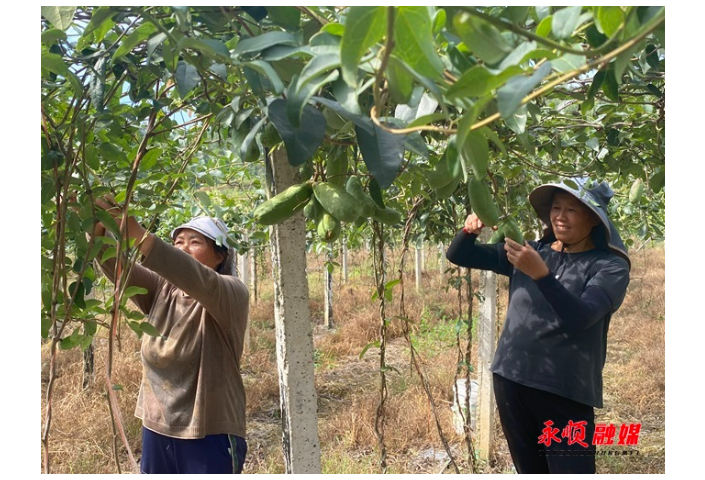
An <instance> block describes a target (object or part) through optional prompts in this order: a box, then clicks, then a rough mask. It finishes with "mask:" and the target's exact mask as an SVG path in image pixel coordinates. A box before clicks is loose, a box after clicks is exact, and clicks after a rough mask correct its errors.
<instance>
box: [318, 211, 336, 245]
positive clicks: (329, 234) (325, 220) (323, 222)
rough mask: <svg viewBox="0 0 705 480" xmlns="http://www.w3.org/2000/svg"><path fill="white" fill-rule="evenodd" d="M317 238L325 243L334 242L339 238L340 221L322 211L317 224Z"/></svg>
mask: <svg viewBox="0 0 705 480" xmlns="http://www.w3.org/2000/svg"><path fill="white" fill-rule="evenodd" d="M317 231H318V236H319V237H320V238H321V240H324V241H326V242H329V243H330V242H334V241H335V240H337V239H338V237H340V221H339V220H338V219H337V218H335V217H334V216H333V215H331V214H330V213H328V212H326V211H324V212H323V215H321V219H320V220H319V222H318V227H317Z"/></svg>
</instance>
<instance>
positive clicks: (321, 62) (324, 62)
mask: <svg viewBox="0 0 705 480" xmlns="http://www.w3.org/2000/svg"><path fill="white" fill-rule="evenodd" d="M339 66H340V55H339V54H338V53H329V54H324V55H319V56H317V57H314V58H313V60H311V61H310V62H309V63H308V64H307V65H306V66H305V67H304V68H303V70H301V73H300V75H299V81H298V88H299V89H300V88H302V87H304V86H305V85H306V84H307V83H308V82H310V81H311V80H313V79H314V78H316V77H318V76H319V75H322V74H324V73H326V72H328V71H330V70H332V69H334V68H338V67H339Z"/></svg>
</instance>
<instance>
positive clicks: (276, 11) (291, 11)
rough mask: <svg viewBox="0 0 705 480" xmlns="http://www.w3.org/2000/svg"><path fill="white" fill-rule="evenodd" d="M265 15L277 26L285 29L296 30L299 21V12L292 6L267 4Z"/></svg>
mask: <svg viewBox="0 0 705 480" xmlns="http://www.w3.org/2000/svg"><path fill="white" fill-rule="evenodd" d="M266 8H267V16H268V17H269V19H270V20H271V21H272V23H275V24H277V25H279V26H282V27H284V28H285V29H287V30H298V28H299V24H300V23H301V12H300V11H299V10H298V9H296V8H294V7H285V6H271V5H270V6H268V7H266Z"/></svg>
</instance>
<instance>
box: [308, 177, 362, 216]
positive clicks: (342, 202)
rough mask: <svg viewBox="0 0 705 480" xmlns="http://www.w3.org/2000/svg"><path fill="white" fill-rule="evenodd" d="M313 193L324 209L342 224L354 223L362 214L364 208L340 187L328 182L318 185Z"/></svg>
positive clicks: (315, 185)
mask: <svg viewBox="0 0 705 480" xmlns="http://www.w3.org/2000/svg"><path fill="white" fill-rule="evenodd" d="M313 193H314V195H316V199H317V200H318V202H319V203H320V204H321V206H322V207H323V209H324V210H325V211H326V212H328V213H330V214H331V215H333V216H334V217H335V218H337V219H338V220H340V221H341V222H354V221H355V220H357V217H359V216H360V213H362V207H361V206H360V203H359V202H358V201H357V199H356V198H355V197H353V196H352V195H350V194H349V193H348V192H346V191H345V188H343V187H341V186H340V185H334V184H332V183H328V182H322V183H316V184H314V186H313Z"/></svg>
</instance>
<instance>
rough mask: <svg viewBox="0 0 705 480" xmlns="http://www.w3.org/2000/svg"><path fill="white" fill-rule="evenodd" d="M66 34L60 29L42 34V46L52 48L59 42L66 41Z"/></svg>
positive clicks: (52, 29) (53, 29)
mask: <svg viewBox="0 0 705 480" xmlns="http://www.w3.org/2000/svg"><path fill="white" fill-rule="evenodd" d="M66 38H67V37H66V32H64V31H63V30H59V29H58V28H51V29H49V30H47V31H45V32H42V44H43V45H46V46H47V47H50V46H51V45H53V44H54V43H56V42H57V41H59V40H66Z"/></svg>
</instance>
